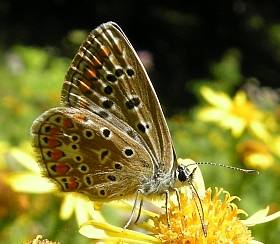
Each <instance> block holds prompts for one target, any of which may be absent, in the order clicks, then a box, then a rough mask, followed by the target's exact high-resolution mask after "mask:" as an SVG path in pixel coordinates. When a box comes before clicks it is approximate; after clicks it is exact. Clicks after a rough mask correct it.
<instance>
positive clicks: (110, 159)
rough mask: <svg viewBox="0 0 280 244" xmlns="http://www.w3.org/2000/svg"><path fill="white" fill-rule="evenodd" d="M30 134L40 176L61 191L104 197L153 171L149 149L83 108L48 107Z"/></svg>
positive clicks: (122, 193) (123, 193)
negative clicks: (50, 181) (40, 172)
mask: <svg viewBox="0 0 280 244" xmlns="http://www.w3.org/2000/svg"><path fill="white" fill-rule="evenodd" d="M32 135H33V142H34V147H35V149H36V152H37V155H38V157H39V161H40V165H41V166H42V167H43V170H44V173H45V175H46V176H47V177H48V178H50V179H52V180H54V181H55V182H56V183H57V184H58V185H59V186H60V188H61V189H62V190H63V191H75V192H81V193H84V194H86V195H88V196H89V197H90V198H91V199H93V200H106V201H109V200H114V199H120V198H123V197H127V196H130V195H132V194H133V193H135V189H140V186H141V184H143V180H144V178H145V177H147V178H151V177H152V175H153V171H154V168H153V165H152V160H151V158H150V156H149V153H148V152H147V151H146V150H145V149H144V148H143V147H142V146H141V145H139V144H138V143H137V142H135V141H134V140H132V139H131V137H129V136H128V135H127V134H126V133H124V132H122V131H120V130H119V129H118V128H117V127H112V125H111V124H110V123H109V122H108V121H106V120H105V119H103V118H100V116H98V115H96V114H94V113H92V112H90V111H89V110H87V109H83V108H79V109H77V108H66V107H59V108H53V109H50V110H48V111H47V112H45V113H43V114H42V115H41V116H40V117H39V118H38V119H37V120H35V121H34V123H33V125H32ZM142 172H145V173H144V176H143V174H142ZM127 185H129V186H130V187H129V188H128V187H126V186H127Z"/></svg>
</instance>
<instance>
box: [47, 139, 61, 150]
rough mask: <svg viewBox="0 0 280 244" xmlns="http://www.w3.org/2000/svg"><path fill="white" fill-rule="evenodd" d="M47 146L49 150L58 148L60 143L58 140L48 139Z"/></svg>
mask: <svg viewBox="0 0 280 244" xmlns="http://www.w3.org/2000/svg"><path fill="white" fill-rule="evenodd" d="M48 146H49V147H50V148H53V147H58V146H60V142H59V141H58V140H56V139H55V138H50V139H49V140H48Z"/></svg>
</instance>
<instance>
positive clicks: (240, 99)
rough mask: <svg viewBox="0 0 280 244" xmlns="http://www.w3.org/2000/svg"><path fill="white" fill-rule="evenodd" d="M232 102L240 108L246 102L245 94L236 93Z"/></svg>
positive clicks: (241, 92)
mask: <svg viewBox="0 0 280 244" xmlns="http://www.w3.org/2000/svg"><path fill="white" fill-rule="evenodd" d="M233 100H234V102H235V103H236V104H237V105H240V106H242V105H243V104H244V103H246V102H247V96H246V94H245V92H243V91H238V92H237V93H236V95H235V96H234V99H233Z"/></svg>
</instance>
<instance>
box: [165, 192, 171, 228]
mask: <svg viewBox="0 0 280 244" xmlns="http://www.w3.org/2000/svg"><path fill="white" fill-rule="evenodd" d="M164 194H165V215H166V220H167V225H168V228H170V218H169V213H168V203H169V197H170V196H169V191H168V190H166V191H165V192H164Z"/></svg>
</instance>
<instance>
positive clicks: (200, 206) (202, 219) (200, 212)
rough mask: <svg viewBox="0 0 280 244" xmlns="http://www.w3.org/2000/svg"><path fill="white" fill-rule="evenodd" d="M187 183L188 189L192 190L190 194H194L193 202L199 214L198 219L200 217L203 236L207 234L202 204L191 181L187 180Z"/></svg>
mask: <svg viewBox="0 0 280 244" xmlns="http://www.w3.org/2000/svg"><path fill="white" fill-rule="evenodd" d="M188 183H189V185H190V186H191V187H190V189H191V191H192V195H193V196H194V203H195V206H196V209H197V212H198V215H199V219H200V223H201V228H202V231H203V234H204V236H205V237H206V236H207V226H206V224H205V220H204V210H203V206H202V202H201V200H200V197H199V195H198V193H197V190H196V189H195V187H194V185H193V184H192V182H191V181H188ZM196 200H198V203H199V205H198V204H197V202H196Z"/></svg>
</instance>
